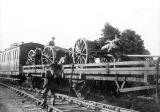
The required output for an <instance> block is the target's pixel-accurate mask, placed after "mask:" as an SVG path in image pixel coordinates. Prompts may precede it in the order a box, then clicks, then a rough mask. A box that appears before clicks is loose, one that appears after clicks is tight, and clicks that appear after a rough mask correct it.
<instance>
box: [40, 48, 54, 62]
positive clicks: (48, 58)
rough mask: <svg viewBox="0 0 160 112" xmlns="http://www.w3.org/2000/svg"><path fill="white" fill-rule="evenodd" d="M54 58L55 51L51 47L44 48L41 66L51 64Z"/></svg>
mask: <svg viewBox="0 0 160 112" xmlns="http://www.w3.org/2000/svg"><path fill="white" fill-rule="evenodd" d="M55 58H56V51H55V48H54V47H53V46H46V47H45V48H44V49H43V51H42V58H41V59H42V64H51V63H53V62H54V60H55Z"/></svg>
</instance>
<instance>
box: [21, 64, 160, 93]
mask: <svg viewBox="0 0 160 112" xmlns="http://www.w3.org/2000/svg"><path fill="white" fill-rule="evenodd" d="M47 66H48V65H47ZM159 70H160V69H159ZM44 71H45V66H44V65H32V66H24V67H23V73H24V74H26V75H27V74H29V73H31V74H33V75H34V76H36V75H37V76H41V75H42V74H43V73H44ZM159 73H160V72H159ZM155 74H156V68H155V64H154V63H153V62H150V61H126V62H125V61H124V62H112V63H91V64H69V65H63V66H62V77H63V78H68V79H70V78H71V77H72V79H73V80H103V81H115V82H116V84H117V87H118V88H119V90H120V91H122V92H126V91H132V90H142V89H151V88H155V85H154V84H155V81H156V80H155V77H156V76H155ZM118 82H122V84H121V85H119V83H118ZM125 82H136V83H143V84H145V85H148V86H143V87H140V88H139V87H138V88H137V87H136V88H133V89H132V90H130V89H127V90H124V88H123V86H124V84H125ZM151 84H152V85H151ZM122 88H123V89H122Z"/></svg>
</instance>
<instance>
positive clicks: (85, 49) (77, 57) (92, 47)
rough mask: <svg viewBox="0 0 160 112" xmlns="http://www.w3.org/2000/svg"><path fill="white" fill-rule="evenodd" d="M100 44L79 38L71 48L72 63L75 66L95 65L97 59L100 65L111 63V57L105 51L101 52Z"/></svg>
mask: <svg viewBox="0 0 160 112" xmlns="http://www.w3.org/2000/svg"><path fill="white" fill-rule="evenodd" d="M101 47H102V45H101V43H100V42H98V41H89V40H86V39H84V38H80V39H78V40H77V41H76V43H75V45H74V48H73V61H74V63H76V64H87V63H95V59H96V58H99V59H100V62H101V63H104V62H112V61H113V57H112V55H110V54H109V53H108V52H107V51H102V50H101Z"/></svg>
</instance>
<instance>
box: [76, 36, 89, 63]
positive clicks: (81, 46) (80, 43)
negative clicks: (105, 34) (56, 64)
mask: <svg viewBox="0 0 160 112" xmlns="http://www.w3.org/2000/svg"><path fill="white" fill-rule="evenodd" d="M73 51H74V52H73V61H74V63H76V64H85V63H87V61H88V45H87V42H86V40H85V39H78V40H77V41H76V43H75V46H74V49H73Z"/></svg>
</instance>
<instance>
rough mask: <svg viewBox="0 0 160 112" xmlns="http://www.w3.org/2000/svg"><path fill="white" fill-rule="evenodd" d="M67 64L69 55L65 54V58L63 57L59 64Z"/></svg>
mask: <svg viewBox="0 0 160 112" xmlns="http://www.w3.org/2000/svg"><path fill="white" fill-rule="evenodd" d="M66 63H67V55H66V54H65V55H64V57H61V59H60V60H59V62H58V64H59V65H63V64H66Z"/></svg>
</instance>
